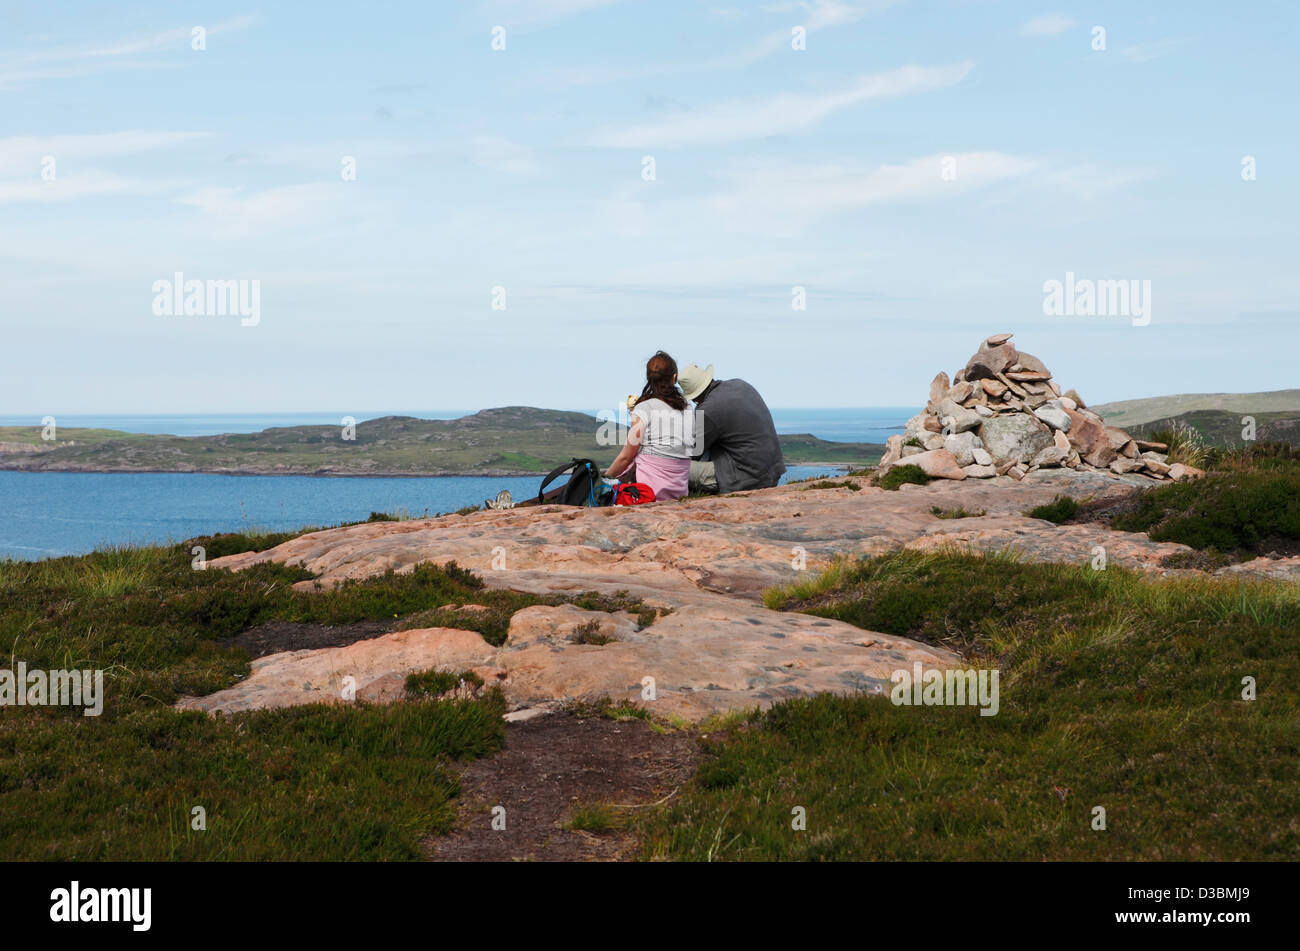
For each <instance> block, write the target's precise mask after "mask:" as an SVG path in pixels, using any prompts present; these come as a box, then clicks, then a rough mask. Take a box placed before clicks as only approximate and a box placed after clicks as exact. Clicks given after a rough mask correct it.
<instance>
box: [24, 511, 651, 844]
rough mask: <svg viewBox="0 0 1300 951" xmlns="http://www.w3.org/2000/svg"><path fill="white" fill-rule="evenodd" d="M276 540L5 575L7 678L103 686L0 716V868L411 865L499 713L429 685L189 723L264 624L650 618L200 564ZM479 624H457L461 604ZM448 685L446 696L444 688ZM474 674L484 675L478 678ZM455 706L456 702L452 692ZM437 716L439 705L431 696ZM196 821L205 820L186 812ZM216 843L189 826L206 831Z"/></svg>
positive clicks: (494, 630) (443, 580) (218, 539)
mask: <svg viewBox="0 0 1300 951" xmlns="http://www.w3.org/2000/svg"><path fill="white" fill-rule="evenodd" d="M283 540H285V539H284V537H283V536H278V535H277V536H241V535H219V536H208V537H205V538H199V539H192V540H191V541H190V542H186V543H184V544H182V545H173V546H163V547H149V548H121V549H109V550H104V551H99V552H95V553H93V554H90V555H85V556H79V557H72V558H58V559H51V560H48V561H38V562H9V561H4V562H0V655H3V656H4V658H5V662H4V663H3V664H2V665H0V666H3V667H4V668H6V669H14V668H15V667H16V665H17V663H18V662H25V663H26V665H27V667H28V669H42V670H58V669H72V668H76V669H84V670H96V669H98V670H103V671H104V693H105V695H106V696H105V701H104V705H103V712H102V714H101V715H99V716H94V717H86V716H83V715H82V711H81V708H71V707H66V706H64V707H59V706H41V707H28V706H24V707H5V708H3V709H0V855H4V856H5V857H6V858H8V859H39V860H61V861H62V860H68V861H76V860H107V859H114V860H155V859H196V860H226V859H229V860H240V861H263V860H283V859H311V860H343V859H383V860H397V859H418V858H421V857H422V856H423V851H422V850H421V848H420V846H419V841H420V840H421V838H423V837H424V836H427V835H428V834H430V833H432V832H439V831H445V830H447V829H448V828H450V824H451V822H452V818H453V816H454V798H453V797H454V796H455V795H456V791H457V783H456V775H457V772H458V771H457V770H456V769H455V768H454V765H453V764H454V762H455V761H457V760H466V759H470V758H473V757H476V756H481V755H483V754H485V753H488V752H492V751H494V750H496V749H498V748H499V747H500V744H501V742H502V739H503V736H504V725H503V722H502V719H501V716H502V714H503V713H504V710H505V703H504V700H503V699H502V697H501V695H500V691H499V690H497V689H495V688H489V689H486V690H483V689H480V687H481V685H478V684H474V686H475V688H476V689H475V691H473V692H474V693H475V696H474V698H473V699H452V698H454V697H457V696H459V694H458V693H456V688H457V687H459V685H460V683H461V681H462V680H465V681H466V682H467V683H472V682H473V681H472V680H471V678H472V676H473V675H472V674H471V675H468V676H467V675H466V674H462V673H457V674H448V673H445V672H426V673H424V674H419V675H416V676H415V677H414V678H413V679H412V680H409V681H408V682H407V688H408V697H409V698H410V699H412V700H416V701H418V702H410V703H398V704H394V705H389V706H379V705H368V704H361V703H358V704H347V705H324V704H316V705H309V706H302V707H295V708H291V709H285V710H270V711H258V712H250V713H237V714H233V715H228V716H222V717H210V716H208V715H206V714H203V713H198V712H181V711H177V710H175V709H173V708H172V707H171V704H172V703H174V702H175V701H176V700H177V699H178V698H179V697H180V696H182V695H202V694H207V693H211V692H213V691H215V690H219V689H222V688H224V687H227V686H229V685H231V684H232V683H234V682H235V681H236V680H237V679H239V678H241V677H243V676H246V675H247V673H248V670H249V655H248V654H247V653H246V652H245V651H244V650H241V649H240V648H238V647H235V646H233V643H232V638H234V637H235V636H236V635H238V634H240V633H241V632H244V631H246V630H248V629H250V628H252V627H255V626H257V625H260V624H263V623H264V622H268V621H290V622H304V623H316V624H325V625H331V626H337V625H347V624H351V623H354V622H361V621H373V620H377V619H392V620H393V621H394V623H395V624H401V625H402V626H408V627H421V626H429V625H427V624H422V623H420V619H423V618H428V617H435V616H436V617H447V616H455V617H456V619H457V621H458V622H461V623H458V626H462V627H473V626H474V625H478V627H477V628H474V629H479V630H481V632H482V633H484V636H485V637H488V638H489V639H490V640H493V642H494V643H501V642H502V641H503V640H504V638H505V631H506V621H507V619H508V617H509V615H510V614H511V613H513V612H514V611H516V610H518V609H520V608H522V607H527V606H529V605H531V604H560V603H576V604H578V605H579V606H581V607H584V608H588V609H590V610H620V611H622V610H626V611H632V612H634V613H638V614H640V613H641V612H643V611H645V612H648V616H649V618H650V619H653V616H654V615H655V612H654V611H653V609H649V608H646V607H645V606H644V605H642V604H641V602H640V601H639V600H637V599H634V598H629V597H626V596H625V595H615V596H607V595H596V594H580V595H577V596H575V597H571V598H561V597H558V596H547V597H539V596H535V595H529V594H520V593H515V592H503V591H489V590H486V589H485V588H484V585H483V582H482V579H480V578H478V577H477V576H476V575H474V574H473V573H471V572H469V571H466V570H464V569H462V568H459V567H458V566H456V565H455V564H447V565H442V566H438V565H433V564H422V565H418V566H416V568H415V569H414V570H413V571H411V572H408V573H405V574H397V573H393V572H389V573H387V574H384V575H379V576H376V577H372V578H369V579H365V580H360V581H349V582H345V583H344V584H342V585H340V586H338V587H330V588H322V589H321V590H319V591H317V592H303V591H296V590H294V589H293V588H292V587H291V586H292V585H293V584H294V583H295V582H299V581H303V580H307V579H310V578H311V577H312V576H311V575H310V574H309V573H308V572H307V571H305V570H303V569H301V568H296V567H289V566H286V565H277V564H271V563H264V564H258V565H254V566H251V567H249V568H247V569H245V570H244V571H240V572H229V571H223V570H220V569H216V568H212V567H208V568H207V569H206V570H195V569H194V568H193V567H192V562H193V559H194V556H193V555H192V553H191V548H192V547H193V545H202V546H204V547H205V548H206V550H207V556H208V557H209V558H213V557H217V556H218V555H222V554H231V553H233V552H235V551H242V550H249V551H251V550H264V549H265V548H269V547H271V546H272V545H274V544H277V543H278V542H279V541H283ZM469 603H475V604H481V605H485V606H486V607H487V608H488V610H486V611H476V612H469V611H465V612H463V613H461V614H456V613H455V612H457V611H458V610H461V609H459V608H458V607H457V606H459V605H465V604H469ZM453 678H454V681H455V682H454V683H452V680H453ZM474 679H476V678H474ZM449 692H450V693H451V697H452V698H448V699H440V700H438V699H436V698H439V697H446V696H447V695H448V693H449ZM435 700H436V702H432V701H435ZM196 809H199V810H201V813H195V811H194V810H196ZM200 816H201V817H202V819H201V822H200V824H201V825H204V826H205V827H206V828H204V829H202V830H200V829H198V828H195V823H196V822H199V817H200Z"/></svg>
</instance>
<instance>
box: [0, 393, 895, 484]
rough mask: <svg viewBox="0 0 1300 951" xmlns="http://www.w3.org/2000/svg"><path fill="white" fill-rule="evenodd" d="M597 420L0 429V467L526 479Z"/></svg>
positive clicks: (822, 451) (784, 444)
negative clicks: (203, 429) (207, 429)
mask: <svg viewBox="0 0 1300 951" xmlns="http://www.w3.org/2000/svg"><path fill="white" fill-rule="evenodd" d="M601 426H602V421H601V420H600V419H598V418H597V417H595V416H589V415H587V414H586V413H575V412H567V411H563V410H550V409H537V408H534V407H530V406H505V407H500V408H496V409H485V410H482V411H481V412H478V413H474V414H472V415H470V416H463V417H461V418H459V419H417V418H415V417H413V416H385V417H383V418H380V419H373V420H368V421H366V422H361V423H358V424H357V425H356V427H355V433H354V435H355V438H353V439H344V438H343V436H344V431H343V427H342V426H341V425H338V426H285V427H277V428H274V429H264V430H262V431H261V432H257V433H224V434H221V435H217V436H168V435H150V434H141V433H126V432H120V431H118V430H111V429H85V428H72V427H69V428H64V427H59V428H58V429H57V430H56V431H55V435H56V436H57V439H56V440H54V441H44V440H42V438H41V427H40V426H0V469H8V470H22V471H30V472H204V473H215V474H224V475H310V476H494V477H502V476H527V475H536V474H538V473H545V472H548V471H549V470H550V469H552V468H554V467H555V466H557V465H559V464H560V463H562V462H567V461H568V460H569V459H570V458H573V457H575V456H576V457H579V458H591V459H595V460H596V461H597V462H598V463H599V464H602V465H604V464H607V463H608V462H609V461H610V460H612V459H613V458H614V456H615V454H616V452H617V448H616V447H615V446H612V445H610V446H603V445H600V444H598V442H597V433H598V432H599V431H600V427H601ZM781 448H782V451H783V452H784V454H785V461H786V464H787V465H840V466H850V467H859V466H867V465H875V464H876V463H877V462H878V461H879V460H880V457H881V455H882V454H883V453H884V446H882V445H879V444H876V443H856V442H831V441H828V440H825V439H819V438H817V437H816V436H813V435H810V434H807V433H800V434H794V435H785V436H782V437H781Z"/></svg>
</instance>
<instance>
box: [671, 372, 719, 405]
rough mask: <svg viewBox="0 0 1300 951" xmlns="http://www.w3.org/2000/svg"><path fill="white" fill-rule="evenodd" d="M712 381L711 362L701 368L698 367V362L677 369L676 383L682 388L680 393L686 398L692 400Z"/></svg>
mask: <svg viewBox="0 0 1300 951" xmlns="http://www.w3.org/2000/svg"><path fill="white" fill-rule="evenodd" d="M712 382H713V364H712V363H710V364H709V365H708V366H707V367H704V368H703V369H701V368H700V366H699V364H697V363H692V364H691V365H690V366H688V367H684V368H683V369H681V370H678V371H677V385H678V386H680V387H681V388H682V395H684V396H685V397H686V398H687V399H688V400H694V399H695V398H696V397H698V396H699V395H700V394H701V393H703V392H704V391H705V390H707V389H708V388H709V384H710V383H712Z"/></svg>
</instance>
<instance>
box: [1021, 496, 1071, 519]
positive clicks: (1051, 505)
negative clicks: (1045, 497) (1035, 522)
mask: <svg viewBox="0 0 1300 951" xmlns="http://www.w3.org/2000/svg"><path fill="white" fill-rule="evenodd" d="M1025 514H1026V515H1027V516H1029V517H1030V518H1041V519H1044V520H1046V521H1048V522H1055V523H1056V524H1057V525H1064V524H1065V523H1066V522H1068V521H1070V520H1071V519H1072V518H1074V517H1075V516H1076V515H1078V514H1079V503H1078V502H1076V501H1074V499H1072V498H1070V497H1069V496H1068V495H1058V496H1057V497H1056V498H1054V499H1053V500H1052V501H1050V502H1048V503H1047V504H1045V505H1039V506H1036V507H1035V508H1032V509H1030V510H1029V511H1028V512H1026V513H1025Z"/></svg>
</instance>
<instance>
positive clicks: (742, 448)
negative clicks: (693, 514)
mask: <svg viewBox="0 0 1300 951" xmlns="http://www.w3.org/2000/svg"><path fill="white" fill-rule="evenodd" d="M698 404H699V412H700V423H701V424H702V425H703V428H704V432H703V450H704V453H706V455H705V458H707V459H710V460H712V462H713V464H714V467H715V469H716V471H717V477H718V490H719V491H720V492H739V491H742V490H744V489H765V488H768V487H769V486H773V485H776V484H777V482H779V481H780V479H781V476H782V475H783V474H784V473H785V460H784V458H783V457H782V455H781V440H780V439H779V438H778V437H777V435H776V426H775V425H773V423H772V414H771V413H770V412H769V411H768V408H767V404H766V403H764V402H763V397H761V396H759V395H758V391H757V390H756V389H754V388H753V387H752V386H750V385H749V384H748V383H746V382H745V381H744V380H718V381H717V382H716V383H714V384H713V385H711V386H710V387H709V389H707V390H706V391H705V392H704V393H703V394H702V395H701V397H700V399H699V401H698Z"/></svg>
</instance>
